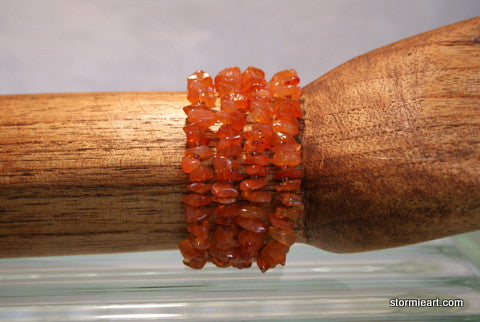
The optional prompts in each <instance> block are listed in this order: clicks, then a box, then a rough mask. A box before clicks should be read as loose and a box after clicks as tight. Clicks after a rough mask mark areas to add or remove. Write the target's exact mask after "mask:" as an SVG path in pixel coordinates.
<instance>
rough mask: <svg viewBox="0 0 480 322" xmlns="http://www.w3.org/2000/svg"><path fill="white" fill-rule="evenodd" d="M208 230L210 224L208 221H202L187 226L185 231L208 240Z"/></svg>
mask: <svg viewBox="0 0 480 322" xmlns="http://www.w3.org/2000/svg"><path fill="white" fill-rule="evenodd" d="M209 229H210V223H209V222H208V220H204V221H202V222H201V223H194V224H190V225H188V226H187V230H188V231H189V232H190V233H191V234H192V235H194V236H195V237H198V238H200V239H207V238H208V230H209Z"/></svg>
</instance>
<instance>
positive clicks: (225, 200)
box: [212, 196, 237, 205]
mask: <svg viewBox="0 0 480 322" xmlns="http://www.w3.org/2000/svg"><path fill="white" fill-rule="evenodd" d="M212 201H213V202H216V203H221V204H223V205H228V204H232V203H234V202H235V201H237V199H236V198H235V197H226V198H222V197H217V196H213V197H212Z"/></svg>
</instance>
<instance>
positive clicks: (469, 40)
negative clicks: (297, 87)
mask: <svg viewBox="0 0 480 322" xmlns="http://www.w3.org/2000/svg"><path fill="white" fill-rule="evenodd" d="M303 98H304V108H305V111H306V113H307V114H306V116H305V134H304V141H303V143H304V146H305V152H304V155H305V169H306V177H307V178H308V181H307V184H306V186H305V191H306V194H307V200H306V202H307V207H308V209H307V211H308V212H307V213H309V215H308V216H307V221H306V227H308V229H307V237H308V238H309V240H310V241H311V242H312V243H313V244H314V245H316V246H317V247H320V248H324V249H327V250H330V251H335V252H354V251H364V250H369V249H378V248H386V247H395V246H401V245H405V244H411V243H416V242H420V241H426V240H430V239H435V238H440V237H444V236H449V235H453V234H458V233H462V232H467V231H472V230H475V229H480V18H474V19H470V20H466V21H463V22H459V23H456V24H453V25H450V26H446V27H443V28H440V29H436V30H433V31H430V32H426V33H423V34H420V35H417V36H415V37H411V38H408V39H405V40H402V41H399V42H397V43H394V44H391V45H388V46H385V47H382V48H379V49H377V50H375V51H372V52H370V53H367V54H365V55H362V56H360V57H357V58H355V59H353V60H351V61H349V62H347V63H345V64H343V65H341V66H340V67H338V68H336V69H334V70H332V71H331V72H329V73H328V74H326V75H324V76H322V77H320V78H319V79H317V80H316V81H315V82H313V83H311V84H309V85H308V86H307V87H306V88H305V89H304V95H303ZM314 213H315V214H316V215H313V214H314Z"/></svg>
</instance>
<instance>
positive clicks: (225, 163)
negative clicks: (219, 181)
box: [212, 155, 242, 170]
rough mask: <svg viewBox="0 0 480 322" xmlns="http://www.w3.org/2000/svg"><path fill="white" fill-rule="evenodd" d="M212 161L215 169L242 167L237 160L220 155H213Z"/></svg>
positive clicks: (236, 168)
mask: <svg viewBox="0 0 480 322" xmlns="http://www.w3.org/2000/svg"><path fill="white" fill-rule="evenodd" d="M212 163H213V166H214V167H215V169H217V170H232V169H234V170H238V169H240V168H241V167H242V165H241V164H240V162H238V160H236V159H234V158H231V157H224V156H220V155H217V156H214V157H213V158H212Z"/></svg>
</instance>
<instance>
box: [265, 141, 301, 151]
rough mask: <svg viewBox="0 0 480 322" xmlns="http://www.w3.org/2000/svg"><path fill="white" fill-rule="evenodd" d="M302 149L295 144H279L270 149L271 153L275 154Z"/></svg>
mask: <svg viewBox="0 0 480 322" xmlns="http://www.w3.org/2000/svg"><path fill="white" fill-rule="evenodd" d="M301 149H302V146H301V145H300V144H298V143H297V142H292V143H281V144H277V145H275V146H274V147H273V148H272V151H273V152H275V153H277V152H297V151H300V150H301Z"/></svg>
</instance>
